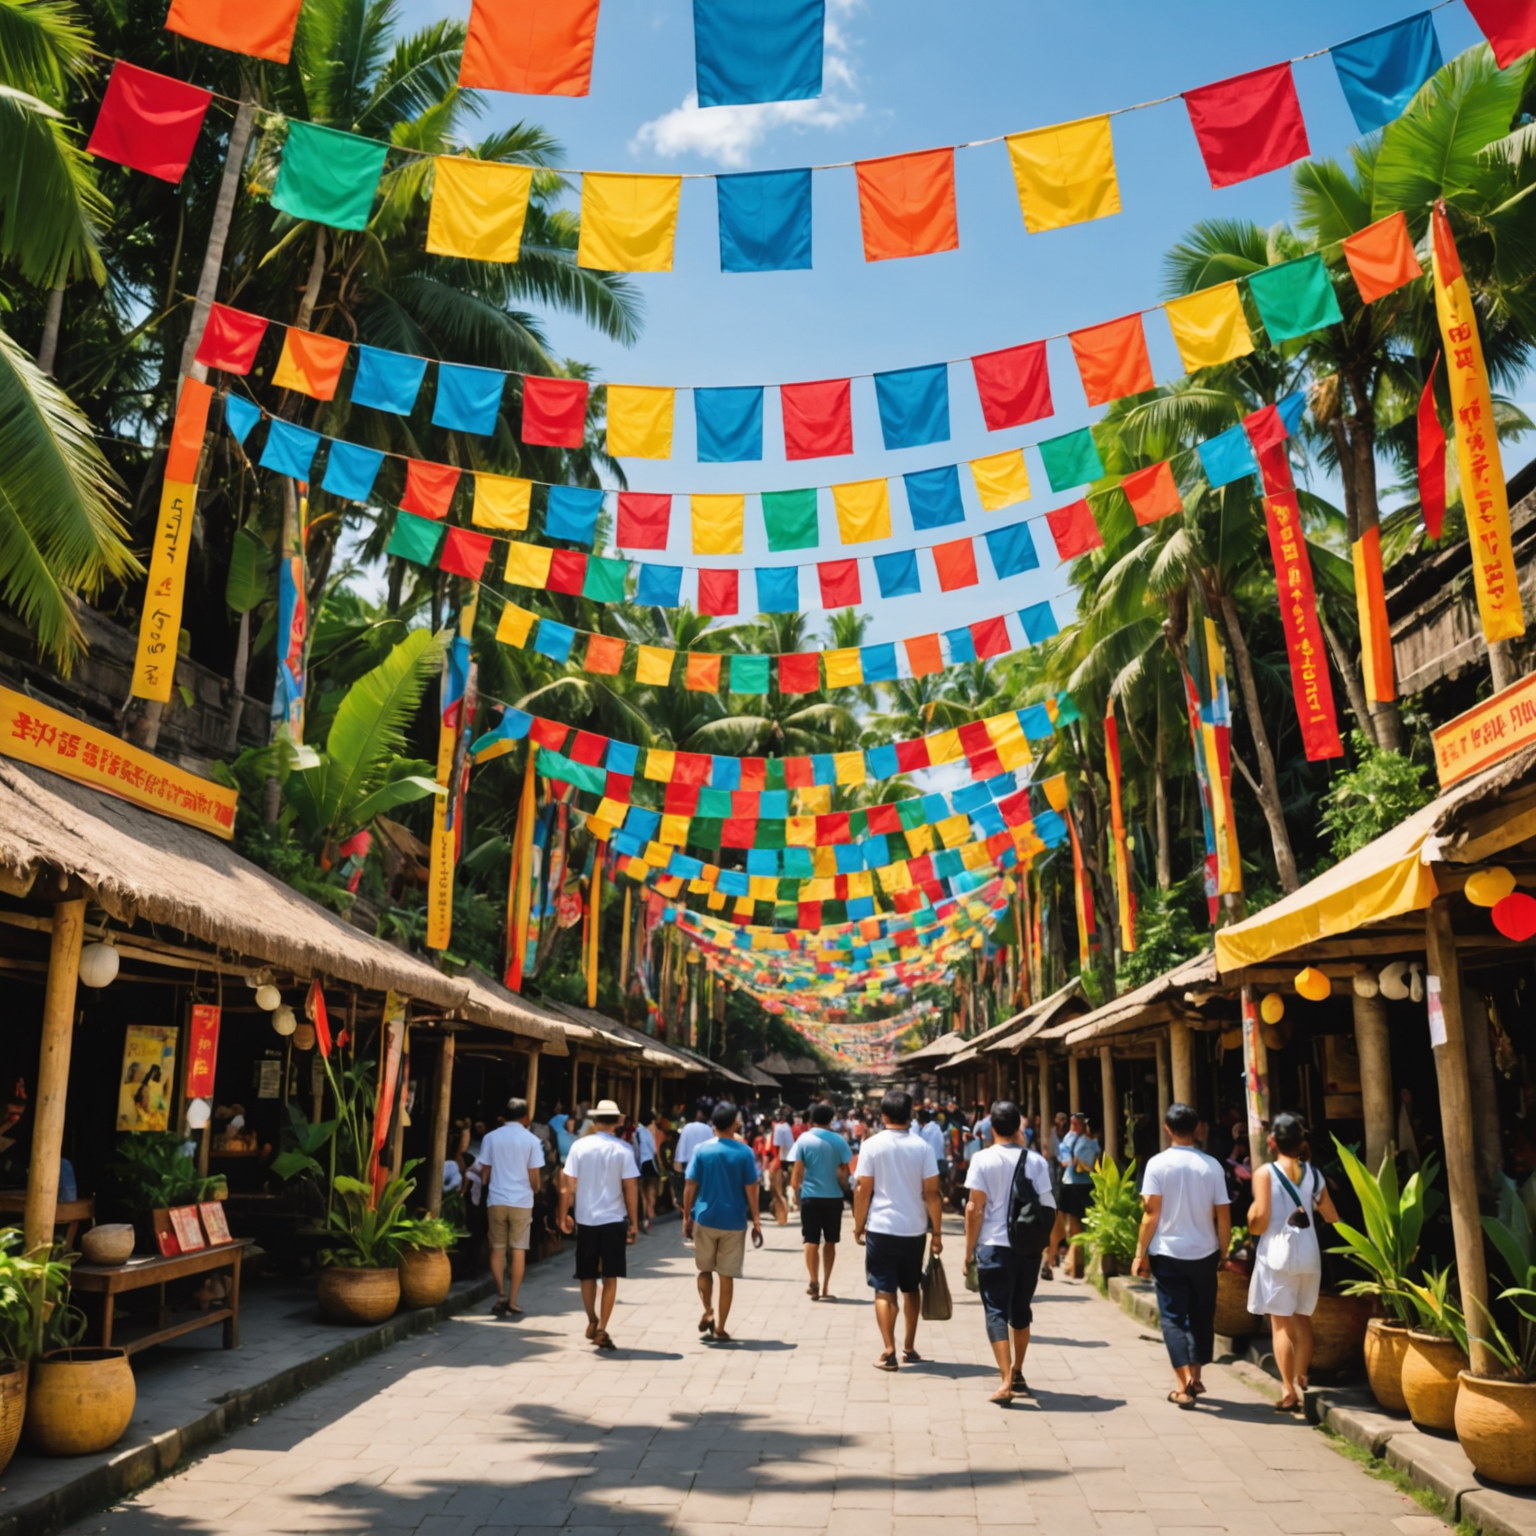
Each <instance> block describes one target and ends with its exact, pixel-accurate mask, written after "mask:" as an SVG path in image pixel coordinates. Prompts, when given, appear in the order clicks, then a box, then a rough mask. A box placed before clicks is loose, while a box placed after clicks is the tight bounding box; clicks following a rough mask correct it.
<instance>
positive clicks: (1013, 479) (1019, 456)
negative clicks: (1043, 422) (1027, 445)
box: [970, 448, 1029, 512]
mask: <svg viewBox="0 0 1536 1536" xmlns="http://www.w3.org/2000/svg"><path fill="white" fill-rule="evenodd" d="M970 469H971V479H973V480H974V481H975V482H976V494H977V495H978V496H979V497H980V498H981V506H982V510H983V511H984V512H999V511H1001V510H1002V509H1003V508H1004V507H1011V506H1013V505H1014V503H1015V502H1020V501H1028V500H1029V467H1028V466H1027V465H1026V464H1025V462H1024V450H1023V449H1022V448H1010V449H1008V451H1007V452H1006V453H994V454H991V455H990V456H989V457H987V458H985V459H972V460H971V464H970Z"/></svg>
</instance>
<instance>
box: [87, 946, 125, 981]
mask: <svg viewBox="0 0 1536 1536" xmlns="http://www.w3.org/2000/svg"><path fill="white" fill-rule="evenodd" d="M120 964H122V959H121V956H119V954H118V952H117V951H116V950H115V949H114V948H113V947H112V946H111V945H110V944H87V945H86V946H85V948H84V949H82V950H81V951H80V981H81V983H82V985H84V986H87V987H106V986H110V985H111V984H112V983H113V982H114V981H115V980H116V979H117V968H118V966H119V965H120Z"/></svg>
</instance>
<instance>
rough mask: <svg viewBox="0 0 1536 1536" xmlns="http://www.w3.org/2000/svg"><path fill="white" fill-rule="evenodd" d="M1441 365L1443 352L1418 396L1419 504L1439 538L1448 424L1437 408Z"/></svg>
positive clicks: (1430, 532)
mask: <svg viewBox="0 0 1536 1536" xmlns="http://www.w3.org/2000/svg"><path fill="white" fill-rule="evenodd" d="M1439 366H1440V356H1439V354H1438V353H1436V354H1435V360H1434V362H1432V363H1431V364H1430V365H1429V377H1428V378H1427V379H1426V380H1425V381H1424V392H1423V394H1421V395H1420V396H1419V412H1418V428H1419V508H1420V511H1421V513H1422V515H1423V518H1424V531H1425V532H1426V533H1427V534H1428V535H1429V536H1430V538H1432V539H1436V540H1438V539H1439V537H1440V530H1441V528H1442V526H1443V524H1444V522H1445V428H1444V427H1443V426H1441V425H1440V412H1439V411H1438V410H1437V409H1436V408H1435V370H1436V369H1437V368H1438V367H1439Z"/></svg>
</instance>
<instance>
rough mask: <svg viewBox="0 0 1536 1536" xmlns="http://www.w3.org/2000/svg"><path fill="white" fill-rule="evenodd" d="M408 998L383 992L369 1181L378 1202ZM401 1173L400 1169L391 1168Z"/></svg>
mask: <svg viewBox="0 0 1536 1536" xmlns="http://www.w3.org/2000/svg"><path fill="white" fill-rule="evenodd" d="M405 1008H406V1000H405V998H403V997H401V996H400V994H399V993H398V992H386V993H385V994H384V1017H383V1020H382V1021H381V1029H380V1039H379V1085H378V1088H377V1090H376V1091H375V1094H374V1100H373V1149H372V1152H371V1154H370V1156H369V1160H368V1182H369V1183H370V1184H371V1185H372V1186H373V1199H372V1200H370V1201H369V1204H370V1205H373V1204H376V1203H377V1201H378V1198H379V1193H380V1191H381V1190H382V1189H383V1186H384V1170H383V1169H382V1168H381V1167H380V1165H379V1153H380V1152H382V1151H383V1150H384V1140H385V1138H386V1137H387V1136H388V1135H389V1122H390V1120H391V1119H392V1118H393V1116H394V1113H395V1088H396V1085H397V1083H398V1081H399V1077H400V1063H401V1058H402V1057H403V1055H404V1053H405ZM390 1171H391V1173H392V1174H394V1175H395V1176H397V1177H398V1175H399V1173H400V1170H399V1169H398V1168H394V1169H391V1170H390Z"/></svg>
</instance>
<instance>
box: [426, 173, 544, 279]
mask: <svg viewBox="0 0 1536 1536" xmlns="http://www.w3.org/2000/svg"><path fill="white" fill-rule="evenodd" d="M432 167H433V170H432V203H431V213H430V214H429V216H428V218H427V249H428V250H429V251H431V252H432V253H433V254H434V255H436V256H462V257H465V258H467V259H468V260H470V261H516V260H517V256H518V252H519V250H520V249H521V247H522V243H523V225H524V223H525V222H526V220H527V218H528V194H529V193H530V192H531V191H532V190H533V171H532V169H531V168H530V167H529V166H526V165H501V164H499V163H497V162H495V161H490V160H484V161H482V160H463V159H459V158H457V157H456V156H452V155H439V156H437V158H436V159H435V160H433V162H432Z"/></svg>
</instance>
